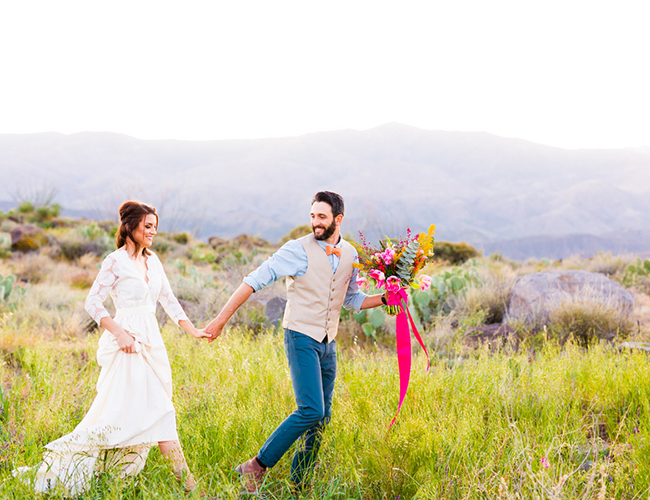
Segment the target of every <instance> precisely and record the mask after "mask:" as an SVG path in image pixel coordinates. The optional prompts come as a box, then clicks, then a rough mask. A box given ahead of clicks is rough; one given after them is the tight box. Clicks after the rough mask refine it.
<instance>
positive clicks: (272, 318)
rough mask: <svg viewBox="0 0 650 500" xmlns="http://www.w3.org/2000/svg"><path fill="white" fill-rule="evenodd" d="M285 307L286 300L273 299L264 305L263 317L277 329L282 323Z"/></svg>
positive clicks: (280, 298)
mask: <svg viewBox="0 0 650 500" xmlns="http://www.w3.org/2000/svg"><path fill="white" fill-rule="evenodd" d="M286 305H287V299H284V298H282V297H273V298H272V299H271V300H269V301H268V302H267V303H266V307H265V308H264V315H265V316H266V318H267V319H268V320H269V322H270V323H271V324H272V325H273V326H275V327H276V328H277V327H279V326H280V324H281V323H282V318H283V317H284V309H285V307H286Z"/></svg>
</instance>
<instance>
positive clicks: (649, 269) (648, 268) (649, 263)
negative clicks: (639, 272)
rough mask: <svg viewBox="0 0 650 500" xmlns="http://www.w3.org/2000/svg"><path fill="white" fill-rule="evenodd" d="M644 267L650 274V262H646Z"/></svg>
mask: <svg viewBox="0 0 650 500" xmlns="http://www.w3.org/2000/svg"><path fill="white" fill-rule="evenodd" d="M643 267H645V269H646V271H647V272H649V273H650V260H647V259H646V260H644V261H643Z"/></svg>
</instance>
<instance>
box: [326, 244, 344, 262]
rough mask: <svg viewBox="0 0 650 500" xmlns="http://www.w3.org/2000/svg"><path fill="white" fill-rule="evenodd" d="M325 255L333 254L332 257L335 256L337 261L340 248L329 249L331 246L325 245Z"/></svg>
mask: <svg viewBox="0 0 650 500" xmlns="http://www.w3.org/2000/svg"><path fill="white" fill-rule="evenodd" d="M325 253H326V254H327V255H332V254H334V255H336V256H337V257H338V258H339V259H340V258H341V249H340V248H336V247H331V246H329V245H327V246H326V247H325Z"/></svg>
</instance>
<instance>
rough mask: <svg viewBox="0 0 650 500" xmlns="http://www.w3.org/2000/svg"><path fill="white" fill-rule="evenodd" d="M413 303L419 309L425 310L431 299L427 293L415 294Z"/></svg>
mask: <svg viewBox="0 0 650 500" xmlns="http://www.w3.org/2000/svg"><path fill="white" fill-rule="evenodd" d="M413 301H414V302H415V303H416V304H417V305H418V307H420V308H423V307H426V306H428V305H429V302H431V297H430V296H429V294H428V293H427V292H419V293H415V294H414V296H413Z"/></svg>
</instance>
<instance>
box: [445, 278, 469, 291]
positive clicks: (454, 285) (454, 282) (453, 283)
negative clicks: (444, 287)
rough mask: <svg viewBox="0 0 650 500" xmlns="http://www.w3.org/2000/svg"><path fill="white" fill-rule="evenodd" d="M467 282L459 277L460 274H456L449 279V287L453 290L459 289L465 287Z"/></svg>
mask: <svg viewBox="0 0 650 500" xmlns="http://www.w3.org/2000/svg"><path fill="white" fill-rule="evenodd" d="M464 284H465V281H464V280H462V279H461V278H459V277H458V276H454V277H453V278H451V280H450V281H449V288H451V289H452V291H453V292H457V291H459V290H460V289H461V288H463V285H464Z"/></svg>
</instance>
